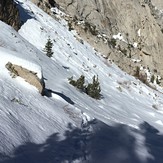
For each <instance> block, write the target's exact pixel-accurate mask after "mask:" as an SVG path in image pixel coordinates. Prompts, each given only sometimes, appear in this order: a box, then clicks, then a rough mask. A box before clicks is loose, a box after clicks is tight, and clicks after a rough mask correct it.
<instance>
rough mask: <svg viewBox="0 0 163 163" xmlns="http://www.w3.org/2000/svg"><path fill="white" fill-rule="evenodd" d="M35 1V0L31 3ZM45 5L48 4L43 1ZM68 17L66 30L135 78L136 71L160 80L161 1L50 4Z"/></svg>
mask: <svg viewBox="0 0 163 163" xmlns="http://www.w3.org/2000/svg"><path fill="white" fill-rule="evenodd" d="M33 1H35V2H36V1H38V0H33ZM43 2H44V6H45V4H50V2H49V1H48V0H44V1H43ZM51 2H53V4H55V6H57V7H59V8H60V9H61V10H62V11H64V12H65V13H67V14H69V15H70V17H69V18H68V21H69V23H68V24H69V26H70V30H71V29H74V28H75V29H76V30H77V32H78V34H79V36H80V37H81V38H83V39H85V40H86V41H88V42H89V43H90V44H92V45H93V46H94V47H95V49H96V50H97V51H98V52H100V53H101V54H102V55H103V56H104V57H105V58H106V59H108V58H110V59H111V60H112V61H114V62H115V63H116V64H117V65H118V66H119V67H121V68H122V69H123V70H125V71H126V72H128V73H130V74H135V69H137V67H139V68H141V69H144V71H149V72H150V73H151V76H152V75H155V76H156V77H157V76H159V77H163V64H162V61H163V1H161V0H137V1H133V0H126V1H124V0H109V1H108V0H90V1H88V0H82V1H80V0H55V1H54V0H53V1H51Z"/></svg>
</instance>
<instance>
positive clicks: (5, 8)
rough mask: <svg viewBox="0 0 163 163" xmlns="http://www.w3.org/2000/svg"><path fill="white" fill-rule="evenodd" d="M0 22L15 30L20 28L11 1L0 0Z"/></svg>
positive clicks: (17, 14) (15, 8) (17, 13)
mask: <svg viewBox="0 0 163 163" xmlns="http://www.w3.org/2000/svg"><path fill="white" fill-rule="evenodd" d="M0 20H1V21H3V22H5V23H7V24H8V25H11V26H12V27H14V28H15V29H16V30H18V29H19V28H20V19H19V11H18V9H17V7H16V5H15V4H14V2H13V0H0Z"/></svg>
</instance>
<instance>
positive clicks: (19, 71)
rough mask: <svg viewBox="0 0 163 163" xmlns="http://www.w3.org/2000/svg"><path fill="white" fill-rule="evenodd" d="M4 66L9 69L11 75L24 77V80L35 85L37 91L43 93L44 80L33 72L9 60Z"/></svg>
mask: <svg viewBox="0 0 163 163" xmlns="http://www.w3.org/2000/svg"><path fill="white" fill-rule="evenodd" d="M6 68H7V69H8V70H9V71H10V73H11V76H12V77H16V76H20V77H21V78H23V79H25V81H26V82H28V83H29V84H31V85H33V86H35V87H36V88H37V89H38V90H39V92H40V93H41V94H43V91H44V87H45V84H44V81H43V80H40V79H39V78H38V77H37V75H36V73H35V72H33V71H30V70H27V69H26V68H23V67H21V66H19V65H15V64H12V63H11V62H8V63H7V64H6Z"/></svg>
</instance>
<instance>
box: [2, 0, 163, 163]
mask: <svg viewBox="0 0 163 163" xmlns="http://www.w3.org/2000/svg"><path fill="white" fill-rule="evenodd" d="M16 3H17V5H18V7H19V9H20V11H21V12H20V14H21V17H22V20H23V21H24V24H23V25H22V27H21V29H20V30H19V31H18V32H16V31H15V30H14V29H13V28H12V27H10V26H8V25H6V24H5V23H3V22H1V21H0V29H1V32H0V92H1V93H0V162H1V163H50V162H53V163H88V162H90V163H121V162H125V163H139V162H140V163H145V162H150V163H151V162H156V163H162V160H163V156H162V155H161V153H162V151H163V143H162V142H163V136H162V133H163V100H162V99H163V95H162V93H161V92H162V90H161V88H159V89H160V91H159V92H158V91H155V90H153V89H151V88H149V87H148V86H146V85H144V84H143V83H141V82H140V81H139V80H137V79H135V78H134V77H132V76H129V75H128V74H126V73H125V72H123V71H121V70H120V69H119V68H118V67H117V66H116V65H114V63H112V62H110V63H107V62H106V61H105V59H103V58H102V57H100V54H98V53H97V52H96V51H95V50H94V49H93V48H92V47H91V46H90V45H89V44H88V43H87V42H83V44H82V43H81V42H79V41H78V39H77V38H78V37H79V36H77V35H76V33H75V31H69V30H68V26H67V22H66V21H65V20H63V19H61V18H58V20H55V19H53V18H52V17H50V16H49V15H47V14H46V13H44V12H43V11H42V10H41V9H39V8H38V7H36V6H35V5H34V4H33V3H32V2H30V1H26V0H16ZM58 17H59V15H58ZM49 37H50V39H51V40H52V41H53V51H54V54H53V56H52V57H51V58H49V57H47V56H46V55H45V52H44V47H45V44H46V42H47V39H48V38H49ZM8 62H12V63H13V64H17V65H20V66H22V67H24V68H26V69H28V70H30V71H33V72H36V74H37V76H38V77H39V78H40V79H41V78H43V79H44V81H45V95H44V96H42V95H41V94H40V93H39V92H38V90H37V89H36V88H35V87H34V86H32V85H30V84H28V83H27V82H26V81H25V80H24V79H22V78H21V77H15V78H12V77H11V75H10V72H9V71H8V70H7V69H6V66H5V65H6V64H7V63H8ZM80 75H84V76H85V78H86V82H87V83H88V82H91V81H92V77H93V76H94V75H98V78H99V82H100V86H101V94H102V98H101V99H100V100H95V99H93V98H91V97H89V96H88V95H87V94H85V93H82V92H81V91H79V90H78V89H76V88H75V87H73V86H72V85H70V84H69V81H68V78H70V77H72V76H73V77H74V79H78V78H79V77H80Z"/></svg>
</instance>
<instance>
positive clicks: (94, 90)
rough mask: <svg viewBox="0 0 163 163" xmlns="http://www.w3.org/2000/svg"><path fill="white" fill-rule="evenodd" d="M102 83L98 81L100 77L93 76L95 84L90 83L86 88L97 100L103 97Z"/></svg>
mask: <svg viewBox="0 0 163 163" xmlns="http://www.w3.org/2000/svg"><path fill="white" fill-rule="evenodd" d="M100 92H101V88H100V83H99V81H98V76H97V77H96V76H95V75H94V76H93V83H89V84H88V86H87V87H86V93H87V94H88V95H89V96H91V97H92V98H95V99H100V97H101V95H100Z"/></svg>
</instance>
